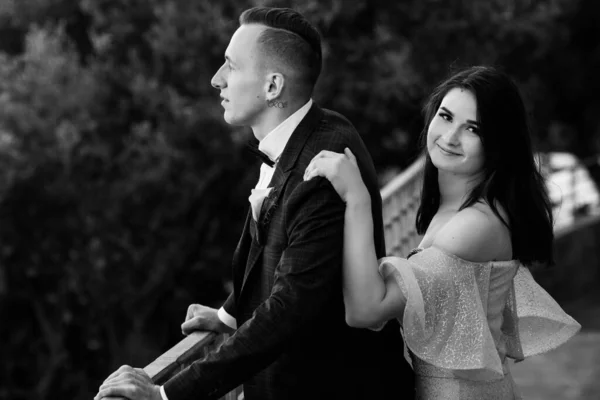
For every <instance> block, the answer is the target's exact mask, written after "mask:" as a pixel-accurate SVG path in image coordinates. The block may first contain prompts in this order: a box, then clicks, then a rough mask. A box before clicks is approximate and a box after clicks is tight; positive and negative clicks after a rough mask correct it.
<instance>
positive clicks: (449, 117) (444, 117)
mask: <svg viewBox="0 0 600 400" xmlns="http://www.w3.org/2000/svg"><path fill="white" fill-rule="evenodd" d="M439 116H440V117H442V118H443V119H445V120H446V121H452V117H451V116H450V115H449V114H446V113H439Z"/></svg>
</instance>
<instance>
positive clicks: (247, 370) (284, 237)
mask: <svg viewBox="0 0 600 400" xmlns="http://www.w3.org/2000/svg"><path fill="white" fill-rule="evenodd" d="M345 147H348V148H350V150H352V152H353V153H354V154H355V156H356V158H357V160H358V165H359V168H360V171H361V175H362V178H363V181H364V182H365V184H366V186H367V188H368V190H369V192H370V194H371V200H372V201H371V204H372V209H373V221H374V240H375V244H376V252H377V255H378V257H383V256H384V255H385V243H384V235H383V222H382V210H381V196H380V193H379V188H378V184H377V178H376V174H375V168H374V166H373V162H372V160H371V157H370V156H369V153H368V152H367V150H366V147H365V145H364V143H363V142H362V140H361V138H360V136H359V134H358V133H357V132H356V130H355V128H354V127H353V126H352V124H351V123H350V122H349V121H348V120H347V119H346V118H344V117H343V116H341V115H340V114H338V113H335V112H333V111H329V110H326V109H322V108H320V107H318V106H317V105H313V106H312V107H311V109H310V110H309V112H308V114H307V115H306V117H305V118H304V119H303V120H302V121H301V123H300V124H299V125H298V127H297V128H296V130H295V131H294V133H293V134H292V136H291V137H290V139H289V141H288V143H287V145H286V147H285V149H284V151H283V153H282V154H281V157H280V159H279V161H278V163H277V164H276V166H275V171H274V174H273V178H272V180H271V183H270V185H269V187H272V188H273V189H272V190H271V192H270V194H269V196H267V197H266V198H265V200H264V202H263V204H262V208H261V211H260V215H259V218H258V221H254V219H253V218H252V213H251V211H249V212H248V216H247V218H246V223H245V225H244V230H243V232H242V236H241V238H240V240H239V243H238V246H237V248H236V251H235V253H234V256H233V292H232V293H231V295H230V296H229V298H228V299H227V300H226V302H225V304H224V308H225V310H226V311H227V312H228V313H229V314H230V315H232V316H233V317H235V318H236V320H237V326H238V328H237V330H236V331H235V333H234V334H232V335H231V336H230V337H229V338H228V340H226V341H225V342H224V343H223V345H222V346H221V347H220V348H219V349H218V350H216V351H215V352H212V353H210V354H208V355H207V356H206V357H204V358H203V359H201V360H199V361H197V362H195V363H193V364H192V365H191V366H189V367H188V368H186V369H185V370H183V371H182V372H180V373H179V374H178V375H176V376H174V377H173V378H172V379H171V380H169V381H168V382H167V383H166V384H165V387H164V388H165V392H166V394H167V397H168V398H169V400H182V399H190V400H191V399H205V398H206V399H216V398H219V397H220V396H222V395H224V394H225V393H227V392H228V391H229V390H231V389H233V388H235V387H236V386H238V385H240V384H242V383H243V386H244V396H245V399H246V400H270V399H278V400H279V399H337V398H339V399H344V400H352V399H395V400H398V399H412V398H413V397H414V391H413V373H412V370H411V369H410V367H409V366H408V364H407V363H406V361H405V360H404V357H403V342H402V337H401V335H400V331H399V326H398V324H397V322H396V321H390V322H389V323H388V324H387V325H386V327H385V328H384V329H383V330H382V331H379V332H375V331H370V330H367V329H357V328H351V327H349V326H348V325H347V324H346V322H345V313H344V302H343V294H342V259H343V242H344V213H345V204H344V202H343V201H342V200H341V199H340V197H339V196H338V195H337V193H336V192H335V190H334V189H333V187H332V185H331V184H330V183H329V181H327V180H326V179H325V178H322V177H319V178H313V179H311V180H310V181H306V182H305V181H304V180H303V176H304V171H305V169H306V167H307V166H308V164H309V163H310V161H311V160H312V159H313V157H314V156H315V155H317V154H318V153H319V152H320V151H321V150H330V151H334V152H338V153H342V152H343V151H344V148H345Z"/></svg>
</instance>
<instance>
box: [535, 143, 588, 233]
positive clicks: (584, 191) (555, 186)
mask: <svg viewBox="0 0 600 400" xmlns="http://www.w3.org/2000/svg"><path fill="white" fill-rule="evenodd" d="M538 156H539V158H540V161H541V164H542V173H543V174H544V177H545V178H546V186H547V188H548V195H549V197H550V201H551V202H552V209H553V215H554V228H555V229H560V228H563V227H565V226H568V225H570V224H572V223H573V221H574V220H575V219H576V218H577V217H578V216H585V215H600V191H599V190H598V187H597V186H596V184H595V183H594V180H593V179H592V177H591V176H590V173H589V171H588V169H587V166H586V165H584V164H583V163H582V162H581V161H580V160H579V159H578V158H577V157H576V156H574V155H573V154H571V153H561V152H550V153H542V154H539V155H538ZM595 162H600V160H595Z"/></svg>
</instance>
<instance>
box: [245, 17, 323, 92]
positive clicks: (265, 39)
mask: <svg viewBox="0 0 600 400" xmlns="http://www.w3.org/2000/svg"><path fill="white" fill-rule="evenodd" d="M248 24H260V25H264V26H266V27H267V29H265V31H264V32H262V33H261V35H260V37H259V38H258V43H259V44H260V45H261V46H262V50H263V51H264V52H265V56H266V57H268V58H269V59H271V60H275V61H276V62H281V63H282V64H283V65H284V66H285V67H286V68H289V69H291V70H292V71H295V72H296V73H298V77H299V79H300V80H301V81H302V82H303V83H304V84H307V85H309V86H310V88H311V90H312V87H314V85H315V84H316V83H317V79H318V78H319V75H320V73H321V64H322V53H321V35H320V34H319V32H318V31H317V29H316V28H315V27H314V26H312V25H311V24H310V22H308V21H307V20H306V18H304V16H302V14H300V13H298V12H297V11H294V10H292V9H290V8H274V7H254V8H250V9H248V10H246V11H244V12H243V13H242V15H240V25H248Z"/></svg>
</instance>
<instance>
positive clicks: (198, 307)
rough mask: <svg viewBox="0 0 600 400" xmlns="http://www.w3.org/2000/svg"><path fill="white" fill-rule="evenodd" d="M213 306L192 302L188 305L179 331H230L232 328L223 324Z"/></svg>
mask: <svg viewBox="0 0 600 400" xmlns="http://www.w3.org/2000/svg"><path fill="white" fill-rule="evenodd" d="M217 312H218V310H216V309H215V308H211V307H207V306H203V305H202V304H192V305H190V306H189V307H188V310H187V314H186V316H185V322H184V323H183V324H181V332H183V334H184V335H189V334H190V333H192V332H194V331H212V332H218V333H232V332H233V329H232V328H230V327H229V326H227V325H225V324H224V323H223V322H222V321H221V320H220V319H219V316H218V314H217Z"/></svg>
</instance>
